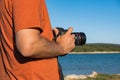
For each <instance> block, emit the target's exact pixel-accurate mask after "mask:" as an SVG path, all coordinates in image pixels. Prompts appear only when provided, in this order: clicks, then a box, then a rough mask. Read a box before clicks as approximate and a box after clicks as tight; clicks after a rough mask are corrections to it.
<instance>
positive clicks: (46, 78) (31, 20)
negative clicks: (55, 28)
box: [0, 0, 60, 80]
mask: <svg viewBox="0 0 120 80" xmlns="http://www.w3.org/2000/svg"><path fill="white" fill-rule="evenodd" d="M27 28H38V29H42V31H43V32H42V33H41V35H42V36H44V37H46V38H47V39H49V40H52V38H53V33H52V28H51V25H50V20H49V16H48V12H47V8H46V4H45V1H44V0H0V80H59V77H60V76H59V68H58V61H57V58H51V59H32V58H25V57H23V56H22V55H21V54H20V53H19V52H18V51H17V49H16V47H15V33H16V32H17V31H19V30H21V29H27ZM23 45H24V44H23Z"/></svg>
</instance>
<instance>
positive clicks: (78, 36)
mask: <svg viewBox="0 0 120 80" xmlns="http://www.w3.org/2000/svg"><path fill="white" fill-rule="evenodd" d="M72 34H74V35H75V45H76V46H79V45H84V44H85V43H86V35H85V33H83V32H74V33H72Z"/></svg>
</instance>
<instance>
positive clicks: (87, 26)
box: [46, 0, 120, 44]
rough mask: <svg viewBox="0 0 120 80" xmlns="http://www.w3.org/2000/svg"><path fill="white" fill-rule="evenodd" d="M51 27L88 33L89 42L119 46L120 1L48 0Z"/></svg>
mask: <svg viewBox="0 0 120 80" xmlns="http://www.w3.org/2000/svg"><path fill="white" fill-rule="evenodd" d="M46 4H47V8H48V12H49V16H50V20H51V25H52V27H63V28H66V29H67V28H69V27H70V26H72V27H73V28H74V32H85V33H86V35H87V43H114V44H120V0H46Z"/></svg>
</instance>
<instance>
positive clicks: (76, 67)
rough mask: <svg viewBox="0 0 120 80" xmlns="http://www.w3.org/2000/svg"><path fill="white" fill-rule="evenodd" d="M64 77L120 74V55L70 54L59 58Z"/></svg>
mask: <svg viewBox="0 0 120 80" xmlns="http://www.w3.org/2000/svg"><path fill="white" fill-rule="evenodd" d="M59 61H60V64H61V66H62V69H63V73H64V75H68V74H77V75H79V74H84V75H86V74H91V73H92V72H93V71H96V72H98V73H105V74H120V53H119V54H114V53H113V54H69V55H66V56H64V57H59Z"/></svg>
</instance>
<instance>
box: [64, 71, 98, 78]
mask: <svg viewBox="0 0 120 80" xmlns="http://www.w3.org/2000/svg"><path fill="white" fill-rule="evenodd" d="M97 75H98V73H97V72H95V71H94V72H92V74H90V75H74V74H72V75H67V76H65V80H77V79H86V78H88V77H90V78H95V77H96V76H97Z"/></svg>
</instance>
